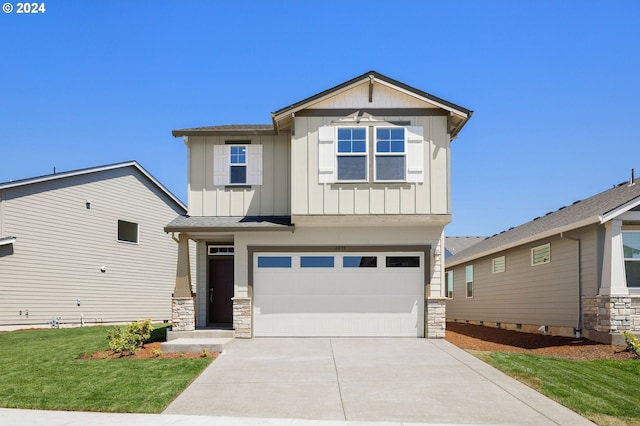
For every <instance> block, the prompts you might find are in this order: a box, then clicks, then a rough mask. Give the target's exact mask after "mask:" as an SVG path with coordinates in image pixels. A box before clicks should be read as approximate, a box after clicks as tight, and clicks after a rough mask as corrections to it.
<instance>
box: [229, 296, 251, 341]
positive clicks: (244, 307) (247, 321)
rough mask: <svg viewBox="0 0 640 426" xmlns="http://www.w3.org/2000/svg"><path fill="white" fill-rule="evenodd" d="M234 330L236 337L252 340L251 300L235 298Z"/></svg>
mask: <svg viewBox="0 0 640 426" xmlns="http://www.w3.org/2000/svg"><path fill="white" fill-rule="evenodd" d="M231 300H232V302H233V328H234V330H235V331H236V337H239V338H244V339H251V332H252V329H251V325H252V323H251V298H250V297H233V298H231Z"/></svg>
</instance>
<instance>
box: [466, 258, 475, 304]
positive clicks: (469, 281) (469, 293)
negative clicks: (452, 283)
mask: <svg viewBox="0 0 640 426" xmlns="http://www.w3.org/2000/svg"><path fill="white" fill-rule="evenodd" d="M465 276H466V278H465V281H466V282H467V297H473V265H467V267H466V269H465Z"/></svg>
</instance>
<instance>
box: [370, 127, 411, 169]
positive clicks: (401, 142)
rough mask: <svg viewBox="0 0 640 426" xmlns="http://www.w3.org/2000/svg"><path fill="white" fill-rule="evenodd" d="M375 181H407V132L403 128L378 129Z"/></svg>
mask: <svg viewBox="0 0 640 426" xmlns="http://www.w3.org/2000/svg"><path fill="white" fill-rule="evenodd" d="M374 170H375V176H376V178H375V180H376V181H378V182H379V181H384V182H389V181H391V182H393V181H399V182H402V181H405V180H406V178H405V172H406V161H405V131H404V128H402V127H391V128H387V127H383V128H381V127H378V128H376V160H375V163H374Z"/></svg>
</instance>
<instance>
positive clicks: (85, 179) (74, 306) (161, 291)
mask: <svg viewBox="0 0 640 426" xmlns="http://www.w3.org/2000/svg"><path fill="white" fill-rule="evenodd" d="M2 192H3V194H2V196H3V199H4V201H3V212H2V213H3V218H2V220H3V223H4V232H6V233H8V234H9V235H12V236H15V237H16V238H17V240H16V242H15V243H14V247H13V249H14V250H13V254H11V255H7V256H2V257H0V271H1V285H0V325H9V324H12V325H13V324H15V325H21V324H46V323H47V322H48V321H49V320H51V319H53V318H57V317H60V319H61V321H62V322H63V323H76V324H77V323H80V322H81V320H82V321H84V322H85V323H89V324H94V323H100V322H122V321H132V320H136V319H144V318H147V317H149V318H152V319H153V320H154V321H162V320H169V319H171V304H170V300H171V293H172V292H173V288H174V283H175V256H176V252H177V244H176V243H175V242H174V241H173V240H172V239H171V236H170V235H167V234H165V233H164V232H163V226H164V225H165V224H166V223H167V222H168V221H170V220H172V219H173V218H175V216H176V215H179V214H184V210H182V208H180V207H178V205H177V204H176V203H175V202H174V201H172V200H170V199H169V198H168V197H167V195H166V194H165V193H164V192H163V191H161V190H159V189H158V188H157V187H156V186H155V185H154V184H152V183H151V182H150V181H149V180H148V179H147V178H146V177H144V176H143V175H142V174H141V173H139V172H137V169H134V168H133V167H123V168H116V169H112V170H107V171H101V172H98V173H89V174H82V175H78V176H72V177H65V178H62V179H56V180H49V181H46V182H41V183H34V184H28V185H22V186H16V187H13V188H8V189H5V190H3V191H2ZM87 202H89V203H90V204H89V208H87ZM119 219H120V220H125V221H129V222H134V223H137V224H138V225H139V244H132V243H124V242H119V241H118V240H117V239H118V233H117V232H118V220H119ZM102 266H104V267H105V268H106V272H101V270H100V269H101V267H102ZM78 301H79V306H78ZM27 311H28V316H27V315H26V312H27ZM21 312H22V315H20V313H21Z"/></svg>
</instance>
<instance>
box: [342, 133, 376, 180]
mask: <svg viewBox="0 0 640 426" xmlns="http://www.w3.org/2000/svg"><path fill="white" fill-rule="evenodd" d="M337 148H338V152H337V159H336V161H337V172H338V181H342V182H364V181H366V180H367V178H368V170H369V168H368V165H367V163H368V162H367V128H366V127H354V128H338V147H337Z"/></svg>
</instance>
